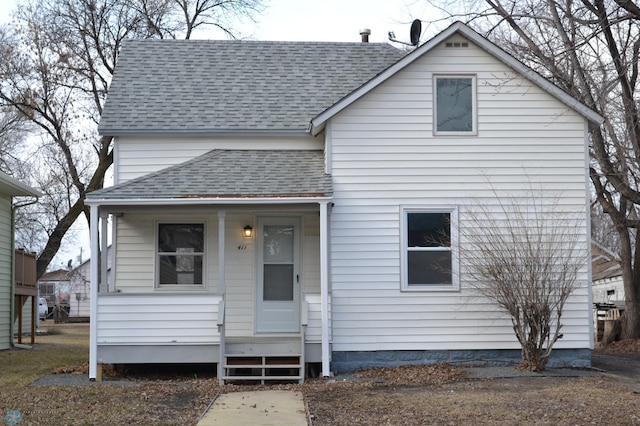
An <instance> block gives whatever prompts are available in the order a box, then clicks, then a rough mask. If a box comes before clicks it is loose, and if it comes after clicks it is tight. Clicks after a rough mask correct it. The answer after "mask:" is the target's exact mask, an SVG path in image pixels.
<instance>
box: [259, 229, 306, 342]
mask: <svg viewBox="0 0 640 426" xmlns="http://www.w3.org/2000/svg"><path fill="white" fill-rule="evenodd" d="M299 253H300V220H299V219H298V218H260V219H258V262H257V264H258V282H257V289H256V311H257V312H256V319H257V322H256V331H257V332H258V333H294V332H298V331H300V273H299V269H298V268H299V259H300V254H299Z"/></svg>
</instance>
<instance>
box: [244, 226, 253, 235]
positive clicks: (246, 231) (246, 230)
mask: <svg viewBox="0 0 640 426" xmlns="http://www.w3.org/2000/svg"><path fill="white" fill-rule="evenodd" d="M244 236H245V237H246V238H251V237H253V228H252V227H251V225H247V226H245V227H244Z"/></svg>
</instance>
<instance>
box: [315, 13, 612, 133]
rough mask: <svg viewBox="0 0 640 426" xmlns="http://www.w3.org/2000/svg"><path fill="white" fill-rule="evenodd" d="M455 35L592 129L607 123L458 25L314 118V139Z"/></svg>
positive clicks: (557, 88)
mask: <svg viewBox="0 0 640 426" xmlns="http://www.w3.org/2000/svg"><path fill="white" fill-rule="evenodd" d="M456 33H458V34H460V35H462V36H463V37H465V38H467V39H468V40H470V41H471V42H473V43H475V44H477V45H478V46H479V47H480V48H481V49H483V50H485V51H486V52H487V53H489V54H490V55H492V56H493V57H495V58H496V59H498V60H500V61H501V62H502V63H504V64H505V65H506V66H508V67H510V68H511V69H513V70H514V71H516V72H517V73H519V74H521V75H522V76H524V77H525V78H527V79H528V80H529V81H531V82H532V83H534V84H536V85H538V86H539V87H540V88H542V89H543V90H544V91H546V92H547V93H549V94H550V95H552V96H554V97H555V98H557V99H558V100H559V101H560V102H562V103H564V104H565V105H566V106H568V107H569V108H571V109H572V110H574V111H576V112H577V113H579V114H581V115H582V116H583V117H585V118H586V119H587V120H588V121H589V123H591V124H592V125H595V126H599V125H601V124H602V123H603V122H604V118H603V117H602V116H601V115H600V114H598V113H597V112H595V111H594V110H592V109H591V108H589V107H587V106H586V105H584V104H582V103H581V102H579V101H578V100H576V99H575V98H574V97H572V96H571V95H569V94H568V93H567V92H565V91H564V90H562V89H560V88H559V87H558V86H556V85H555V84H553V83H551V82H550V81H549V80H547V79H546V78H544V77H543V76H541V75H540V74H538V73H537V72H535V71H533V70H532V69H531V68H529V67H527V66H526V65H524V64H523V63H522V62H520V61H519V60H517V59H516V58H514V57H513V56H511V55H510V54H508V53H507V52H505V51H504V50H502V49H501V48H500V47H498V46H497V45H495V44H494V43H492V42H490V41H489V40H487V39H486V38H484V37H483V36H481V35H480V34H478V33H477V32H475V31H474V30H472V29H471V28H469V27H468V26H467V25H465V24H464V23H462V22H459V21H458V22H455V23H453V24H452V25H450V26H449V27H448V28H447V29H445V30H444V31H442V32H441V33H439V34H438V35H436V36H435V37H433V38H432V39H431V40H429V41H427V42H426V43H424V44H423V45H422V46H420V47H418V48H416V49H415V50H414V51H413V52H411V53H409V54H408V55H406V56H404V57H403V58H402V59H400V60H399V61H398V62H396V63H395V64H393V65H391V66H390V67H389V68H387V69H386V70H384V71H383V72H382V73H380V74H378V75H377V76H375V77H374V78H372V79H371V80H369V81H368V82H367V83H365V84H363V85H362V86H360V87H359V88H358V89H356V90H354V91H353V92H351V93H350V94H348V95H347V96H345V97H344V98H342V99H341V100H340V101H338V102H337V103H336V104H334V105H333V106H331V107H329V108H328V109H326V110H325V111H323V112H322V113H320V114H318V115H317V116H316V117H314V118H313V119H312V120H311V123H310V132H311V134H312V135H314V136H315V135H318V134H319V133H320V132H321V131H322V130H323V129H324V126H325V124H326V122H327V121H328V120H329V119H330V118H331V117H333V116H335V115H336V114H338V113H339V112H340V111H342V110H344V109H345V108H347V107H348V106H349V105H351V104H353V103H354V102H355V101H357V100H358V99H360V98H361V97H363V96H364V95H366V94H367V93H369V92H370V91H371V90H373V89H374V88H376V87H377V86H379V85H380V84H382V83H383V82H385V81H386V80H388V79H389V78H391V77H392V76H394V75H395V74H397V73H398V72H399V71H401V70H402V69H404V68H406V67H407V66H409V65H410V64H412V63H413V62H414V61H416V60H418V59H419V58H421V57H422V56H423V55H425V54H426V53H428V52H429V51H431V50H432V49H433V48H434V47H436V46H437V45H439V44H440V43H442V42H443V41H444V40H446V39H448V38H449V37H451V36H452V35H454V34H456Z"/></svg>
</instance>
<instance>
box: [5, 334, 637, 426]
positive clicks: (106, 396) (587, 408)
mask: <svg viewBox="0 0 640 426" xmlns="http://www.w3.org/2000/svg"><path fill="white" fill-rule="evenodd" d="M59 337H65V336H59ZM52 338H56V336H53V337H52ZM44 342H45V343H46V344H44V345H41V346H40V347H41V349H36V350H34V351H33V352H32V353H29V352H24V351H18V350H16V351H9V352H6V351H4V353H0V359H1V360H2V362H0V382H1V381H2V380H6V384H5V387H3V388H2V387H0V418H2V419H3V418H4V415H5V413H7V411H8V410H20V412H21V414H22V416H23V423H24V424H61V425H73V424H104V425H111V424H136V425H138V424H139V425H147V424H180V425H184V424H187V425H195V424H196V423H197V421H198V419H199V416H200V415H201V414H203V413H204V412H205V410H206V409H207V407H208V406H209V404H210V403H211V402H212V400H213V399H214V398H215V397H216V396H217V395H218V394H219V393H223V392H235V391H244V390H258V389H262V388H270V389H274V388H277V389H291V390H300V391H301V392H302V393H303V395H304V400H305V404H306V406H307V410H308V413H309V418H310V423H311V424H312V425H313V426H323V425H430V424H437V425H466V424H474V425H530V424H534V425H536V424H537V425H582V424H593V425H599V424H615V425H639V426H640V341H623V342H616V343H613V344H611V345H609V346H607V347H606V348H602V349H597V350H596V351H595V352H594V366H595V367H596V368H600V367H599V365H602V366H604V367H605V368H603V370H604V371H605V372H604V373H603V374H602V375H600V376H597V377H545V376H544V375H540V376H539V377H516V378H495V379H473V378H470V377H469V376H468V374H467V370H466V369H465V368H460V367H452V366H448V365H435V366H434V365H432V366H414V367H401V368H393V369H374V370H368V371H363V372H361V373H360V374H358V375H356V377H353V378H349V379H348V380H344V379H343V378H341V377H336V378H333V379H322V380H321V379H316V380H308V381H307V382H306V383H305V384H303V385H272V386H268V387H267V386H237V385H227V386H225V387H224V388H221V387H219V386H218V384H217V379H216V378H215V377H214V373H213V372H212V371H210V370H209V371H207V370H206V369H205V370H199V371H194V370H192V369H191V367H189V368H187V369H186V370H185V371H180V372H178V371H176V369H175V368H173V367H172V368H170V369H169V370H166V371H132V370H128V371H127V370H125V371H120V372H116V371H111V372H108V373H109V374H110V376H109V379H112V380H113V379H126V380H130V381H133V382H134V384H133V385H130V386H115V385H113V384H108V381H107V382H106V383H105V384H100V385H94V386H49V387H33V386H30V385H29V383H31V382H32V381H33V380H35V379H36V378H37V377H38V375H40V374H43V373H44V374H48V373H50V372H53V371H54V370H55V371H57V372H58V373H77V374H81V375H83V376H84V377H86V374H87V370H86V368H87V367H86V362H81V363H80V364H78V365H76V366H74V365H58V366H56V367H55V368H51V369H50V370H48V371H47V372H46V373H45V372H44V370H43V373H38V375H33V376H32V377H33V378H29V377H25V378H24V380H23V379H19V378H15V379H13V378H12V377H13V376H12V373H11V371H12V367H11V366H12V365H13V364H15V363H17V362H20V359H24V357H27V356H36V355H39V354H38V353H39V352H40V350H42V351H49V350H56V351H60V350H63V349H65V346H57V345H59V343H57V342H54V341H51V342H49V341H46V340H44ZM86 343H88V342H86ZM86 343H83V345H84V344H86ZM67 349H68V348H67ZM85 359H86V358H85ZM607 363H608V364H607Z"/></svg>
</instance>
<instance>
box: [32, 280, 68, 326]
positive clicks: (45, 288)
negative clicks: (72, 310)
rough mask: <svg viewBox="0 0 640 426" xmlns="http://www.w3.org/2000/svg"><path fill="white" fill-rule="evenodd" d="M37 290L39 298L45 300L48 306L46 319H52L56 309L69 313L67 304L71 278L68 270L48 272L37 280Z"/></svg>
mask: <svg viewBox="0 0 640 426" xmlns="http://www.w3.org/2000/svg"><path fill="white" fill-rule="evenodd" d="M38 290H39V291H40V297H44V298H45V299H46V300H47V305H48V306H49V315H48V316H47V318H52V317H53V311H54V309H55V308H56V307H60V308H62V309H63V310H65V311H67V312H68V311H69V302H70V299H71V277H70V275H69V270H67V269H56V270H55V271H49V272H46V273H44V274H42V276H41V277H40V278H39V279H38Z"/></svg>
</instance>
